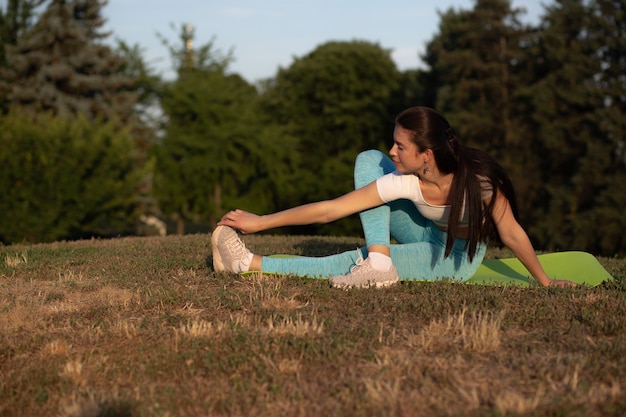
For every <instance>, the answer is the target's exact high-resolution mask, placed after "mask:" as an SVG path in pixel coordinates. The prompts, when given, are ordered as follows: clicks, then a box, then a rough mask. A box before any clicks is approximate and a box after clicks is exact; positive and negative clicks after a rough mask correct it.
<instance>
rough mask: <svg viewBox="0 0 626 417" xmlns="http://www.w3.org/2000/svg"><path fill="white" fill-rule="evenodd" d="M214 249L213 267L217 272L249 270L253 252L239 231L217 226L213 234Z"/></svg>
mask: <svg viewBox="0 0 626 417" xmlns="http://www.w3.org/2000/svg"><path fill="white" fill-rule="evenodd" d="M211 248H212V251H213V269H214V270H215V272H234V273H236V274H238V273H240V272H244V271H247V270H248V269H249V267H250V259H251V256H250V255H251V254H250V251H249V250H248V249H246V245H245V244H244V243H243V242H242V241H241V239H239V236H238V235H237V232H235V231H234V230H233V229H231V228H230V227H228V226H217V227H216V228H215V230H214V231H213V234H212V235H211Z"/></svg>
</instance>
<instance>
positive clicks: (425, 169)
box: [424, 165, 430, 174]
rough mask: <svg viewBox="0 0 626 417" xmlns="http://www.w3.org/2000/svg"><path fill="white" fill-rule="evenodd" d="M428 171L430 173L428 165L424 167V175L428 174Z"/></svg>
mask: <svg viewBox="0 0 626 417" xmlns="http://www.w3.org/2000/svg"><path fill="white" fill-rule="evenodd" d="M428 171H430V168H428V165H426V166H424V174H427V173H428Z"/></svg>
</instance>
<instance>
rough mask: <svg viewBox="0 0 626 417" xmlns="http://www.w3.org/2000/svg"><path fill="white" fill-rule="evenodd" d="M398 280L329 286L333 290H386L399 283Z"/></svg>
mask: <svg viewBox="0 0 626 417" xmlns="http://www.w3.org/2000/svg"><path fill="white" fill-rule="evenodd" d="M399 282H400V280H399V279H395V280H392V281H383V282H374V283H369V282H368V283H367V284H354V285H346V284H334V283H333V284H331V285H332V286H333V287H334V288H341V289H344V290H349V289H350V288H386V287H391V286H392V285H394V284H397V283H399Z"/></svg>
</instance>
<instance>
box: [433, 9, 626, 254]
mask: <svg viewBox="0 0 626 417" xmlns="http://www.w3.org/2000/svg"><path fill="white" fill-rule="evenodd" d="M518 14H519V11H518V10H515V9H512V8H511V4H510V2H509V1H508V0H477V1H476V2H475V5H474V8H473V9H472V10H469V11H464V10H459V11H454V10H452V9H450V10H448V11H447V12H445V13H443V14H442V15H441V18H442V20H441V24H440V33H438V34H437V35H436V36H435V37H434V38H433V39H432V40H431V42H430V43H429V44H428V47H427V53H426V55H425V56H424V60H425V61H426V62H427V63H428V64H429V65H430V66H431V71H430V73H429V74H427V75H425V76H424V77H425V79H427V80H430V81H431V82H432V83H435V84H436V94H435V96H434V100H433V102H435V103H436V107H437V108H438V109H439V110H440V111H442V112H443V113H444V114H446V116H447V117H448V118H449V119H450V120H451V122H452V123H453V125H454V127H455V129H456V130H457V132H458V133H459V134H460V136H461V138H462V140H463V141H464V142H465V143H468V144H470V145H473V146H475V147H478V148H481V149H484V150H486V151H488V152H489V153H490V154H492V155H493V156H494V157H496V159H498V160H499V161H500V162H501V163H502V164H503V165H504V166H505V168H507V169H508V171H509V172H510V174H511V176H512V179H513V182H514V184H515V186H516V189H517V193H518V203H519V205H520V210H521V216H522V221H523V223H524V224H525V225H527V226H528V230H529V232H530V234H531V236H532V238H533V239H534V240H535V241H536V242H537V247H539V248H542V249H547V250H555V249H563V250H564V249H583V250H587V251H591V252H594V253H602V254H608V255H612V254H615V253H623V252H624V250H625V249H626V246H625V241H626V240H625V239H624V238H623V237H622V236H621V235H622V233H621V231H622V230H623V228H624V226H625V222H624V220H623V219H624V216H623V215H622V213H620V208H621V207H623V206H624V204H626V192H625V189H624V185H623V182H624V180H623V179H624V178H625V176H624V174H626V161H625V158H624V151H623V149H624V142H623V137H624V131H625V130H626V129H625V123H626V122H625V120H626V117H624V110H625V108H624V97H625V96H626V95H625V94H624V88H625V87H624V82H623V74H624V71H625V69H624V62H626V60H625V59H624V52H623V51H624V50H626V49H625V48H624V40H623V38H624V37H623V33H624V29H625V27H624V19H622V17H623V16H624V4H623V2H620V1H606V0H597V1H591V2H584V1H581V0H560V1H557V2H555V3H554V4H553V5H550V6H549V7H547V9H546V14H545V15H544V16H543V20H542V22H541V24H540V26H539V27H535V28H533V27H524V26H522V25H521V24H520V23H519V21H518V18H517V16H518ZM427 94H428V91H427Z"/></svg>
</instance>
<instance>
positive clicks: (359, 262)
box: [350, 251, 365, 273]
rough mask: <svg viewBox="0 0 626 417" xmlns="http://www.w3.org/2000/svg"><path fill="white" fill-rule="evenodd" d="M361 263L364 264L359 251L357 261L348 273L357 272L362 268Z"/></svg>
mask: <svg viewBox="0 0 626 417" xmlns="http://www.w3.org/2000/svg"><path fill="white" fill-rule="evenodd" d="M363 262H365V259H363V255H362V254H361V251H359V259H357V260H356V262H355V263H354V265H352V266H351V267H350V273H353V272H355V271H357V270H358V269H359V268H361V267H362V266H363Z"/></svg>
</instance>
